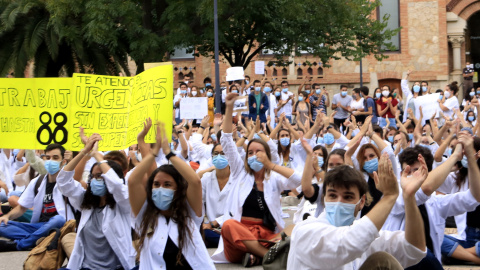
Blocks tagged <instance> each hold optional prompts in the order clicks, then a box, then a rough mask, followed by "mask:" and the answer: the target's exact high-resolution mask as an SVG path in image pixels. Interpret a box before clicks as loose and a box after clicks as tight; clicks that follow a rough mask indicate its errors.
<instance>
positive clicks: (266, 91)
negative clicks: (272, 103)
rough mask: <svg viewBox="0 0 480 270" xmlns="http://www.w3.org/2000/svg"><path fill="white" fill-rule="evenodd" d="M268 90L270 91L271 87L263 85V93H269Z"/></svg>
mask: <svg viewBox="0 0 480 270" xmlns="http://www.w3.org/2000/svg"><path fill="white" fill-rule="evenodd" d="M270 91H272V88H270V87H268V86H265V87H264V88H263V92H265V93H269V92H270Z"/></svg>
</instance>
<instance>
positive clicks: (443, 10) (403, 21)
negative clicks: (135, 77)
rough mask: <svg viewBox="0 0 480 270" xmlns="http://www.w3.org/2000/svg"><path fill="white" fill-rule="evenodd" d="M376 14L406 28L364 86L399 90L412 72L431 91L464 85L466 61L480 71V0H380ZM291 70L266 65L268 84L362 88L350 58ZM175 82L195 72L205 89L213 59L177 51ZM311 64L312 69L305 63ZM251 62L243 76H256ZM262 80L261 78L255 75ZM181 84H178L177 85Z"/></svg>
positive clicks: (371, 65)
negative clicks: (310, 82)
mask: <svg viewBox="0 0 480 270" xmlns="http://www.w3.org/2000/svg"><path fill="white" fill-rule="evenodd" d="M382 2H383V6H382V7H380V8H379V9H378V10H377V14H378V15H379V16H383V14H390V19H389V27H392V28H397V27H399V26H400V27H402V29H401V31H400V32H399V34H398V36H396V37H394V38H393V39H392V43H393V44H395V45H396V47H397V50H396V51H389V52H387V53H386V54H387V55H388V56H389V58H387V59H385V60H383V61H381V62H379V61H377V60H376V59H375V58H374V57H373V56H368V57H366V58H365V59H363V60H362V67H363V72H362V73H363V74H362V75H363V76H362V77H363V82H364V84H365V85H367V86H369V87H370V88H374V87H377V86H378V85H383V84H389V85H391V86H395V87H399V86H400V80H401V78H402V77H403V75H404V74H405V72H406V71H407V70H408V69H411V70H412V71H413V72H412V74H411V76H410V79H411V80H412V81H413V80H427V81H428V82H429V83H430V86H431V87H432V88H433V89H438V88H443V86H444V85H445V84H447V83H448V82H451V81H458V82H459V84H461V83H462V81H463V79H462V69H463V68H464V67H465V62H467V61H470V62H471V63H473V64H474V65H475V71H477V72H478V71H480V1H479V0H382ZM272 59H273V56H272V55H269V54H261V55H259V56H258V57H256V59H254V60H259V61H266V62H268V61H269V60H272ZM289 60H290V61H292V62H293V63H292V64H290V65H289V66H287V67H275V66H271V67H267V66H266V72H267V77H268V80H270V81H271V80H272V78H277V79H278V81H281V80H284V79H287V80H289V82H290V84H291V88H292V89H296V85H299V84H300V83H301V82H303V81H304V76H305V75H306V74H311V75H312V76H313V77H314V79H315V80H316V81H318V82H319V83H320V84H322V85H326V87H327V89H329V90H330V91H332V92H336V91H338V88H339V87H338V86H339V84H348V85H349V86H350V87H358V86H359V85H360V63H359V62H352V61H347V60H343V59H341V60H336V61H331V62H330V63H329V64H330V65H331V67H329V68H323V67H322V64H321V63H319V60H318V59H315V58H314V57H312V56H311V55H308V54H305V55H302V56H300V57H292V58H291V59H289ZM171 61H172V62H173V65H174V74H175V81H176V82H177V83H178V82H179V81H180V80H182V79H183V76H184V75H185V74H191V75H192V76H193V81H194V83H195V85H197V86H203V79H204V78H205V77H207V76H208V77H211V78H212V79H213V78H214V75H215V66H214V62H213V60H212V59H210V58H205V57H193V55H192V54H188V53H186V50H177V51H176V53H175V55H174V56H172V57H171ZM307 61H308V63H310V65H308V64H307ZM228 67H229V65H228V63H227V62H226V61H224V60H222V59H220V76H222V77H221V80H224V78H225V70H226V69H227V68H228ZM254 68H255V67H254V63H253V62H252V63H251V64H250V65H249V66H248V68H247V70H246V71H245V73H246V74H247V75H250V76H251V77H252V79H253V78H255V75H254V73H255V72H254ZM257 76H258V75H257ZM177 85H178V84H177Z"/></svg>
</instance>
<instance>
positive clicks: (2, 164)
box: [0, 149, 13, 191]
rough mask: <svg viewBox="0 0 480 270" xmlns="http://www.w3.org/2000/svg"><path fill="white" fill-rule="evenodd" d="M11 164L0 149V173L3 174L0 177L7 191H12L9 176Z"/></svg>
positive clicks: (11, 180)
mask: <svg viewBox="0 0 480 270" xmlns="http://www.w3.org/2000/svg"><path fill="white" fill-rule="evenodd" d="M10 167H11V163H10V162H9V157H7V155H6V154H5V151H3V150H2V149H0V172H2V173H3V176H1V177H0V180H2V181H3V182H4V183H5V184H6V185H7V187H8V190H9V191H12V190H13V184H12V182H13V179H12V177H11V174H10Z"/></svg>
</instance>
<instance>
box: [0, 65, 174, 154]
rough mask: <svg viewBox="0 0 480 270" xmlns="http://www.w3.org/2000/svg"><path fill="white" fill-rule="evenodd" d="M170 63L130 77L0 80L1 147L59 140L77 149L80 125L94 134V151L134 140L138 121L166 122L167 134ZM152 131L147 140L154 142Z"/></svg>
mask: <svg viewBox="0 0 480 270" xmlns="http://www.w3.org/2000/svg"><path fill="white" fill-rule="evenodd" d="M172 78H173V70H172V66H171V65H170V66H160V67H156V68H153V69H150V70H147V71H145V72H143V73H141V74H139V75H137V76H135V77H116V76H99V75H91V74H74V76H73V78H34V79H20V78H15V79H0V131H1V132H0V147H1V148H18V149H44V148H45V147H46V146H47V145H49V144H51V143H59V144H62V145H64V147H65V148H66V149H69V150H74V151H75V150H81V149H82V148H83V144H82V143H81V141H80V138H79V127H83V128H84V130H85V134H86V135H87V136H89V135H91V134H92V133H99V134H100V135H102V138H103V140H102V141H101V142H100V143H99V149H100V150H102V151H107V150H120V149H125V148H127V147H128V146H130V145H132V144H135V143H136V137H137V134H138V133H139V132H140V130H141V129H142V128H143V121H144V120H145V119H146V118H148V117H151V118H152V119H153V120H160V121H162V122H164V123H165V125H166V128H167V133H168V134H167V135H168V136H170V135H169V134H171V126H172V107H173V90H172V89H173V81H172ZM154 138H155V134H154V130H153V129H152V130H151V131H150V132H149V134H147V136H146V142H154Z"/></svg>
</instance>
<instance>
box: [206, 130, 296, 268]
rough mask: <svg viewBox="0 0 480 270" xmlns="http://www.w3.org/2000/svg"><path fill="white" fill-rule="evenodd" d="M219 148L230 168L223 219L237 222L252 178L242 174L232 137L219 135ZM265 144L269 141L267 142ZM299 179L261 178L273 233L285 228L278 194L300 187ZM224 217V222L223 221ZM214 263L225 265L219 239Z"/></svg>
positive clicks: (241, 162)
mask: <svg viewBox="0 0 480 270" xmlns="http://www.w3.org/2000/svg"><path fill="white" fill-rule="evenodd" d="M220 141H221V144H222V146H223V152H224V153H225V156H226V157H227V159H228V163H229V164H230V180H229V181H232V189H231V191H230V196H228V198H227V203H226V207H225V214H224V215H225V219H228V218H233V219H235V220H237V221H240V219H241V218H242V212H243V210H242V207H243V204H244V202H245V199H246V198H247V197H248V194H250V192H251V191H252V187H253V183H254V181H255V177H254V175H253V174H248V173H247V171H246V170H245V163H244V160H243V159H242V158H241V157H240V154H239V153H238V151H237V146H236V145H235V142H234V141H233V139H232V133H223V134H222V138H221V139H220ZM268 142H269V143H270V142H271V140H269V141H268ZM301 178H302V175H301V174H300V173H298V172H296V171H295V172H294V173H293V174H292V175H291V176H290V177H289V178H288V179H287V178H285V177H283V176H281V175H280V174H277V173H275V172H273V171H272V172H271V173H270V175H265V180H263V194H264V196H265V202H266V204H267V207H268V209H269V210H270V213H271V214H272V216H273V218H274V219H275V221H276V225H277V232H280V231H281V230H283V228H284V227H285V221H283V219H282V207H281V204H280V193H281V192H282V191H283V190H287V189H294V188H296V187H298V186H299V185H300V182H301ZM227 217H228V218H227ZM212 258H213V260H214V261H215V262H219V263H226V262H228V261H227V259H226V258H225V256H224V254H223V239H222V238H221V239H220V242H219V246H218V249H217V250H216V251H215V253H214V254H213V256H212Z"/></svg>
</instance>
